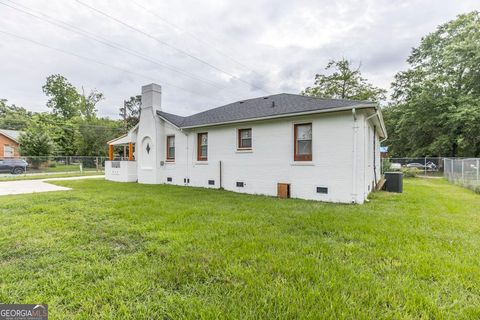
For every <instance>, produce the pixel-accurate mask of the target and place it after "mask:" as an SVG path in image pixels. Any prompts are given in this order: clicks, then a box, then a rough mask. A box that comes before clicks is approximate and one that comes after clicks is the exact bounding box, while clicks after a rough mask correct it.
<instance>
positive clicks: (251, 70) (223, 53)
mask: <svg viewBox="0 0 480 320" xmlns="http://www.w3.org/2000/svg"><path fill="white" fill-rule="evenodd" d="M130 2H131V3H133V4H134V5H136V6H137V7H139V8H142V9H143V10H145V11H146V12H148V13H149V14H151V15H153V16H155V17H156V18H157V19H159V20H161V21H163V22H164V23H165V24H166V25H168V26H170V27H171V28H173V29H176V30H178V31H180V32H183V33H185V34H187V35H188V36H189V37H191V38H192V39H195V40H196V41H198V42H200V43H202V44H204V45H205V46H206V47H208V48H209V49H210V48H211V49H213V50H214V51H215V52H217V53H218V54H219V55H221V56H223V57H225V58H227V59H229V60H230V61H233V62H234V63H236V64H237V65H239V66H241V67H242V68H244V69H245V70H247V71H250V72H252V73H255V74H256V75H258V76H260V77H263V76H262V75H261V74H259V73H258V72H256V71H255V70H253V69H251V68H249V67H248V66H246V65H245V64H243V63H241V62H240V61H238V60H236V59H234V58H233V57H231V56H230V55H228V54H227V53H225V52H224V51H222V50H220V49H218V48H217V47H215V46H214V45H213V44H211V43H209V42H207V41H205V40H203V39H202V38H201V37H198V36H197V35H195V34H194V33H192V32H189V31H188V30H185V29H182V28H181V27H179V26H177V25H175V24H173V23H172V22H170V21H168V20H167V19H165V18H163V17H162V16H160V15H158V14H157V13H156V12H154V11H152V9H149V8H147V7H145V6H144V5H142V4H140V3H138V1H135V0H130Z"/></svg>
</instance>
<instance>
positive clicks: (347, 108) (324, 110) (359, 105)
mask: <svg viewBox="0 0 480 320" xmlns="http://www.w3.org/2000/svg"><path fill="white" fill-rule="evenodd" d="M368 108H373V109H376V108H377V105H376V104H373V103H368V104H358V105H352V106H348V107H342V108H329V109H322V110H311V111H304V112H294V113H284V114H279V115H274V116H266V117H257V118H248V119H240V120H231V121H223V122H215V123H207V124H200V125H195V126H184V127H183V126H182V127H180V128H182V129H194V128H202V127H212V126H220V125H225V124H232V123H241V122H251V121H261V120H269V119H278V118H288V117H296V116H302V115H309V114H317V113H333V112H340V111H348V110H352V109H368ZM381 122H382V126H383V121H381ZM385 133H386V132H385Z"/></svg>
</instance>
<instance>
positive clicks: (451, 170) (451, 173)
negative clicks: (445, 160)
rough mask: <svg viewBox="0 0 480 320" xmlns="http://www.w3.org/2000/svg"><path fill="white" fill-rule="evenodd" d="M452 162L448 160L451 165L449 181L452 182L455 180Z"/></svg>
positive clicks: (452, 160)
mask: <svg viewBox="0 0 480 320" xmlns="http://www.w3.org/2000/svg"><path fill="white" fill-rule="evenodd" d="M454 161H455V160H454V159H450V164H451V165H450V167H451V169H450V176H451V179H452V180H455V173H454V172H453V162H454Z"/></svg>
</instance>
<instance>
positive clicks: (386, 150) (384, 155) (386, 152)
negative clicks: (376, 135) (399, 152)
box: [380, 147, 388, 158]
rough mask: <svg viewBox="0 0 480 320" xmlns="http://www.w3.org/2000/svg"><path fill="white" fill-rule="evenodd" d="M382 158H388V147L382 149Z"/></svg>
mask: <svg viewBox="0 0 480 320" xmlns="http://www.w3.org/2000/svg"><path fill="white" fill-rule="evenodd" d="M380 157H382V158H388V147H380Z"/></svg>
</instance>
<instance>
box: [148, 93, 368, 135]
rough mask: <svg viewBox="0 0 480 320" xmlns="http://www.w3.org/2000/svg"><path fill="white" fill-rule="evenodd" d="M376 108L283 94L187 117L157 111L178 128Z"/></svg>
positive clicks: (362, 104)
mask: <svg viewBox="0 0 480 320" xmlns="http://www.w3.org/2000/svg"><path fill="white" fill-rule="evenodd" d="M360 105H361V106H364V107H367V106H368V107H374V106H375V104H374V103H372V102H370V101H358V100H342V99H322V98H315V97H308V96H302V95H296V94H288V93H280V94H276V95H272V96H266V97H260V98H254V99H248V100H244V101H237V102H234V103H230V104H227V105H225V106H222V107H218V108H214V109H210V110H207V111H203V112H200V113H197V114H194V115H191V116H188V117H181V116H177V115H174V114H171V113H167V112H163V111H157V114H158V115H159V116H161V117H162V118H164V119H166V120H167V121H169V122H171V123H173V124H174V125H176V126H177V127H183V128H185V127H196V126H202V125H209V124H212V125H213V124H217V123H224V122H235V121H242V120H248V119H257V118H268V117H274V116H282V115H285V116H287V115H295V114H296V113H301V112H308V111H317V110H318V111H325V110H332V111H335V109H339V108H349V107H352V108H353V107H355V106H360Z"/></svg>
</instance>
